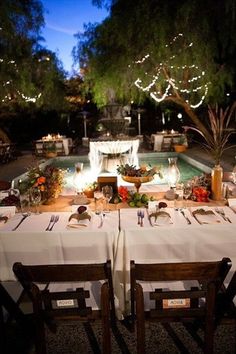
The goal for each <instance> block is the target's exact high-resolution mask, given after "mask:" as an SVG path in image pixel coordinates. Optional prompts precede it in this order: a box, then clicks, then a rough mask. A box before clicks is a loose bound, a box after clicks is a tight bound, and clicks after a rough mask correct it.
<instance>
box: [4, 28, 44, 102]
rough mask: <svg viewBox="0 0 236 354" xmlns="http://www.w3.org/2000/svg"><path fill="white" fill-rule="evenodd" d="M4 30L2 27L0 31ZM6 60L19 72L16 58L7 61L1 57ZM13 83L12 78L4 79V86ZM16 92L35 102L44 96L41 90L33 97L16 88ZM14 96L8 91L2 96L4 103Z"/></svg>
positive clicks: (27, 100)
mask: <svg viewBox="0 0 236 354" xmlns="http://www.w3.org/2000/svg"><path fill="white" fill-rule="evenodd" d="M1 30H2V28H1V27H0V31H1ZM4 62H6V64H7V65H13V66H14V68H15V71H16V72H18V71H19V70H18V68H17V64H16V62H15V60H7V61H5V60H4V59H3V58H0V63H4ZM11 84H12V85H13V80H12V79H8V80H6V81H3V82H2V87H3V88H4V87H7V86H9V85H11ZM15 93H17V94H18V95H19V96H20V97H21V99H23V100H24V101H25V102H33V103H35V102H36V101H37V100H38V99H39V98H40V97H41V96H42V93H41V92H40V93H39V94H38V95H35V96H33V97H31V96H27V95H25V94H24V93H23V92H20V91H19V90H17V89H15ZM13 98H14V97H13V96H12V94H11V93H10V92H8V93H7V94H5V96H4V97H3V98H2V100H1V101H2V103H6V102H9V101H11V100H13Z"/></svg>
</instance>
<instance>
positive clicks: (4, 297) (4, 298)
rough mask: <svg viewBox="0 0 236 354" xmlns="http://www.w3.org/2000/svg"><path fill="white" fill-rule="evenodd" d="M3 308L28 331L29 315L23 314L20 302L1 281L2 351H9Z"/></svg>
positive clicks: (0, 323)
mask: <svg viewBox="0 0 236 354" xmlns="http://www.w3.org/2000/svg"><path fill="white" fill-rule="evenodd" d="M3 309H5V310H6V311H7V313H8V314H9V316H10V318H11V319H14V320H15V321H16V322H17V323H18V324H19V325H20V326H21V328H22V327H25V329H26V333H27V330H28V328H29V323H28V321H27V317H26V316H25V315H24V314H23V312H22V311H21V309H20V307H19V306H18V304H17V303H16V302H15V301H14V300H13V298H12V297H11V296H10V294H9V293H8V292H7V290H6V289H5V288H4V286H3V285H2V284H1V282H0V352H1V353H7V352H8V351H7V347H6V333H5V332H6V331H5V319H4V313H3Z"/></svg>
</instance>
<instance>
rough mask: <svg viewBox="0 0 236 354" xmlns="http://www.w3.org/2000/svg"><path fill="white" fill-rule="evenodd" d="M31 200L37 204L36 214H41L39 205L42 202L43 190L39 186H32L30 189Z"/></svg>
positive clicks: (33, 203)
mask: <svg viewBox="0 0 236 354" xmlns="http://www.w3.org/2000/svg"><path fill="white" fill-rule="evenodd" d="M30 201H31V203H32V205H34V206H35V214H36V215H38V214H40V212H39V205H40V202H41V191H40V189H39V188H31V190H30Z"/></svg>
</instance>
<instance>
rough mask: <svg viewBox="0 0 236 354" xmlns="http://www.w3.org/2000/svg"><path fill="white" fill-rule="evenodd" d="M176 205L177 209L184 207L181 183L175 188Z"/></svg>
mask: <svg viewBox="0 0 236 354" xmlns="http://www.w3.org/2000/svg"><path fill="white" fill-rule="evenodd" d="M174 205H175V208H176V209H179V208H182V207H183V184H182V183H179V184H177V185H176V187H175V200H174Z"/></svg>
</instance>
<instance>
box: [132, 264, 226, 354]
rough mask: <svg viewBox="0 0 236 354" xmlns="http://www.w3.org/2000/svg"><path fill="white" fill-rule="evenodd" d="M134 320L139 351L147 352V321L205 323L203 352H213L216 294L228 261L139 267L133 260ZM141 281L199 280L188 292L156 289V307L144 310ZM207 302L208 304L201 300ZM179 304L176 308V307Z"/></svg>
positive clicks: (153, 297)
mask: <svg viewBox="0 0 236 354" xmlns="http://www.w3.org/2000/svg"><path fill="white" fill-rule="evenodd" d="M130 267H131V268H130V269H131V317H132V319H133V323H136V331H137V352H138V353H139V354H141V353H142V354H144V353H145V320H149V321H159V322H176V321H180V322H185V321H187V322H189V321H195V320H196V319H200V320H202V321H204V324H205V328H204V352H205V353H213V335H214V311H215V300H216V293H217V291H218V290H219V288H220V287H221V286H222V284H223V281H224V279H225V277H226V275H227V273H228V271H229V269H230V267H231V261H230V259H229V258H223V259H222V260H221V261H218V262H187V263H162V264H161V263H160V264H137V263H135V262H134V261H131V264H130ZM140 281H141V282H148V283H150V282H162V283H163V282H173V281H174V282H175V281H184V285H185V287H184V289H186V281H191V283H192V284H193V281H195V283H196V281H197V284H198V285H199V286H197V287H196V285H195V284H194V287H192V286H190V288H189V289H187V290H168V291H166V290H163V289H155V291H154V292H150V293H149V296H150V300H154V301H153V302H154V306H155V308H154V309H152V308H149V309H148V310H145V307H144V292H143V287H142V286H141V284H140ZM202 299H204V300H205V301H202ZM176 304H177V305H176Z"/></svg>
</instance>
